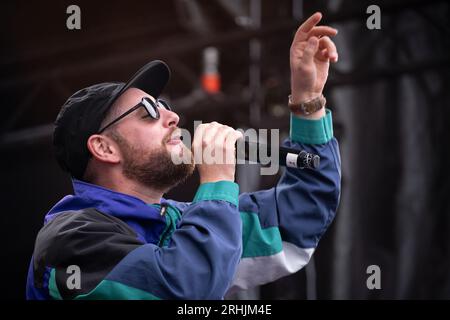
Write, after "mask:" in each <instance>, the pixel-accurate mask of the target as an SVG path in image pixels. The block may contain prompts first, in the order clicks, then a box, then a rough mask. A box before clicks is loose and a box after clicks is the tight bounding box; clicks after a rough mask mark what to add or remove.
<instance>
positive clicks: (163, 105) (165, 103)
mask: <svg viewBox="0 0 450 320" xmlns="http://www.w3.org/2000/svg"><path fill="white" fill-rule="evenodd" d="M158 105H159V107H160V108H164V109H166V110H169V111H170V110H172V109H171V108H170V106H169V104H168V103H167V102H166V101H164V100H158Z"/></svg>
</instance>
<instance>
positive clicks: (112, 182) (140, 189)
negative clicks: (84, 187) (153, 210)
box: [95, 176, 164, 204]
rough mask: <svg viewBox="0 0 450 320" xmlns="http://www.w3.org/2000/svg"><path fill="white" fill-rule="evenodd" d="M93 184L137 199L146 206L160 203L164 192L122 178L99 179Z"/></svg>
mask: <svg viewBox="0 0 450 320" xmlns="http://www.w3.org/2000/svg"><path fill="white" fill-rule="evenodd" d="M95 184H98V185H100V186H103V187H105V188H108V189H111V190H114V191H117V192H120V193H124V194H128V195H130V196H133V197H136V198H139V199H141V200H142V201H144V202H145V203H148V204H152V203H160V200H161V198H162V196H163V194H164V191H161V190H156V189H153V188H150V187H148V186H144V185H142V184H141V183H139V182H136V181H132V180H129V179H127V178H125V177H123V176H121V177H116V178H113V179H99V180H98V181H96V182H95Z"/></svg>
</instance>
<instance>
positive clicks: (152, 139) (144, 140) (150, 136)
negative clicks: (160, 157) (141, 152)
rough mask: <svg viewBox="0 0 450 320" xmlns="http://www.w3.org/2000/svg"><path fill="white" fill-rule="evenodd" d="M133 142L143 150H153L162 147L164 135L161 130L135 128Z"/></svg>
mask: <svg viewBox="0 0 450 320" xmlns="http://www.w3.org/2000/svg"><path fill="white" fill-rule="evenodd" d="M133 134H134V137H135V139H136V140H135V141H136V142H137V143H138V144H139V145H141V146H142V147H144V148H145V149H149V150H153V149H157V148H160V147H161V146H162V145H163V140H164V135H163V134H162V131H161V130H157V129H156V128H152V127H144V128H135V130H134V133H133Z"/></svg>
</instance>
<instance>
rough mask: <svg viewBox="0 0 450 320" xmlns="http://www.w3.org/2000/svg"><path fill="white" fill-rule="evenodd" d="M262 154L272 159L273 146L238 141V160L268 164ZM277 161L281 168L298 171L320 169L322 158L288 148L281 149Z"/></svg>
mask: <svg viewBox="0 0 450 320" xmlns="http://www.w3.org/2000/svg"><path fill="white" fill-rule="evenodd" d="M261 153H262V154H263V155H264V157H266V156H267V158H270V159H272V154H271V153H272V148H271V145H267V144H264V143H257V142H250V141H247V140H238V141H237V143H236V158H237V159H238V160H245V161H247V162H248V163H255V162H256V163H262V164H267V163H266V162H267V161H266V160H267V159H261ZM262 160H264V161H262ZM272 160H273V159H272ZM277 160H278V164H279V165H280V166H286V167H290V168H297V169H305V168H307V169H318V168H319V165H320V157H319V156H318V155H316V154H313V153H310V152H307V151H305V150H299V149H293V148H287V147H279V150H278V159H277ZM239 163H240V162H239V161H238V164H239Z"/></svg>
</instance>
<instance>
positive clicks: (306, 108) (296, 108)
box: [288, 94, 327, 115]
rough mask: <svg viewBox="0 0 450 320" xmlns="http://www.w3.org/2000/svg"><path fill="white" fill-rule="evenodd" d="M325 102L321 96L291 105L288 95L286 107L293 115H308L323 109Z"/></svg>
mask: <svg viewBox="0 0 450 320" xmlns="http://www.w3.org/2000/svg"><path fill="white" fill-rule="evenodd" d="M326 102H327V100H326V99H325V97H324V96H323V94H321V95H320V96H319V97H317V98H314V99H311V100H308V101H305V102H301V103H293V102H292V95H289V101H288V107H289V109H290V110H291V111H292V112H293V113H301V114H304V115H310V114H311V113H314V112H316V111H319V110H320V109H322V108H323V107H325V103H326Z"/></svg>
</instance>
